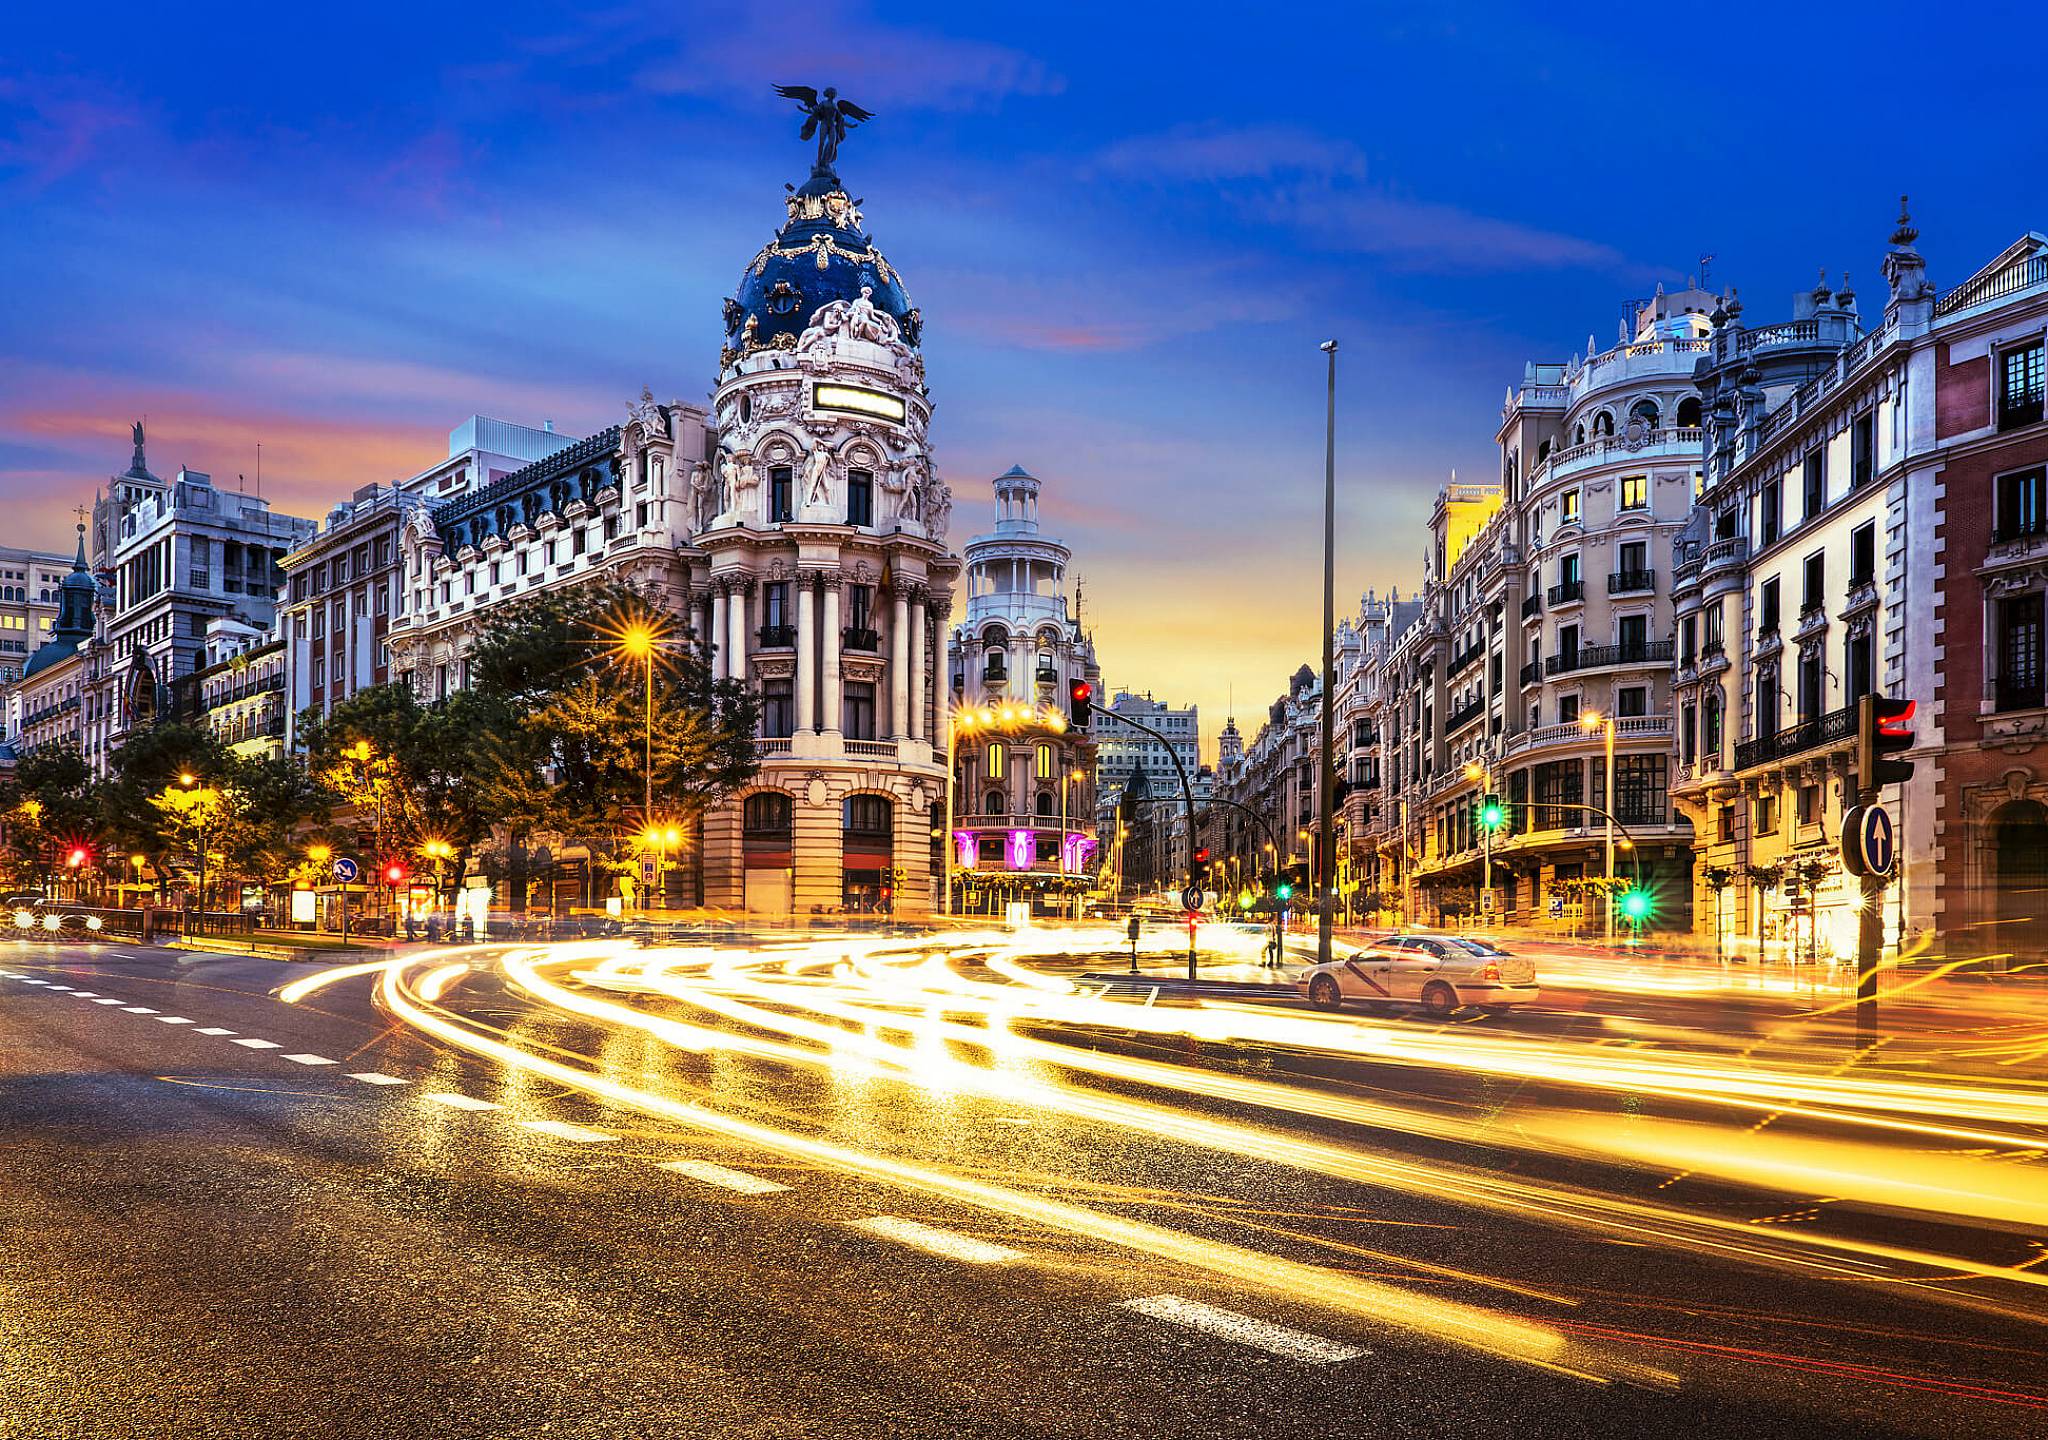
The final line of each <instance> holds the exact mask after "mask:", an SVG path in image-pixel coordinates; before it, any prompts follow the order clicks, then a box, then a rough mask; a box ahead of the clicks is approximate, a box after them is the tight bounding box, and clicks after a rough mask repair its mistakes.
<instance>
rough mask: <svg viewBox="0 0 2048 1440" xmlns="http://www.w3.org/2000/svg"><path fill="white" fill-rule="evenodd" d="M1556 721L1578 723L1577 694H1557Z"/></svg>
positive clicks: (1570, 723)
mask: <svg viewBox="0 0 2048 1440" xmlns="http://www.w3.org/2000/svg"><path fill="white" fill-rule="evenodd" d="M1557 723H1558V724H1560V725H1576V724H1578V723H1579V697H1578V696H1576V695H1560V696H1558V698H1557Z"/></svg>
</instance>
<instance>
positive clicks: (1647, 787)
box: [1614, 755, 1669, 825]
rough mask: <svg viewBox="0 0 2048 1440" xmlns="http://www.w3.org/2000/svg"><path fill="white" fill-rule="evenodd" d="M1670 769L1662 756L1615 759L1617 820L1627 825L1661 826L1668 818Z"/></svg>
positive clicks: (1634, 756) (1632, 756)
mask: <svg viewBox="0 0 2048 1440" xmlns="http://www.w3.org/2000/svg"><path fill="white" fill-rule="evenodd" d="M1668 794H1669V789H1668V779H1667V767H1666V765H1665V757H1664V756H1662V755H1617V756H1615V757H1614V818H1615V819H1617V820H1619V821H1620V822H1621V823H1622V824H1624V825H1662V824H1663V823H1664V822H1665V820H1666V819H1667V818H1668V813H1667V812H1668V805H1669V801H1668V799H1667V796H1668Z"/></svg>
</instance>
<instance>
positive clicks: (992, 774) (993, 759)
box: [984, 745, 1006, 780]
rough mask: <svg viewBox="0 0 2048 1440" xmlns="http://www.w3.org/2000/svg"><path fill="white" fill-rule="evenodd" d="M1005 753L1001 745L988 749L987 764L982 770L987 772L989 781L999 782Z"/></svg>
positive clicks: (1001, 776)
mask: <svg viewBox="0 0 2048 1440" xmlns="http://www.w3.org/2000/svg"><path fill="white" fill-rule="evenodd" d="M1005 753H1006V752H1005V751H1004V749H1003V747H1002V746H1001V745H991V746H989V747H988V764H987V765H986V766H985V767H984V768H985V769H986V770H987V772H988V778H989V779H991V780H1000V779H1002V778H1003V765H1004V760H1003V757H1004V755H1005Z"/></svg>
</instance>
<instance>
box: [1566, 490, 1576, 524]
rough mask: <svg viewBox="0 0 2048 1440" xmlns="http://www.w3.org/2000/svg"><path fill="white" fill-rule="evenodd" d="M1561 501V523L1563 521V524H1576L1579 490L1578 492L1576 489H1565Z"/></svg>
mask: <svg viewBox="0 0 2048 1440" xmlns="http://www.w3.org/2000/svg"><path fill="white" fill-rule="evenodd" d="M1563 503H1564V521H1563V523H1564V524H1566V525H1575V524H1577V523H1578V519H1579V492H1578V491H1576V490H1567V491H1565V492H1564V502H1563Z"/></svg>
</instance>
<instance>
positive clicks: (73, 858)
mask: <svg viewBox="0 0 2048 1440" xmlns="http://www.w3.org/2000/svg"><path fill="white" fill-rule="evenodd" d="M64 863H65V864H66V865H69V866H70V867H71V868H72V869H73V870H77V869H79V868H81V867H82V866H85V865H89V864H91V863H92V851H90V850H88V849H87V848H86V847H85V846H83V845H73V846H72V847H71V849H70V851H69V852H68V853H67V854H66V855H65V856H64Z"/></svg>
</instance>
